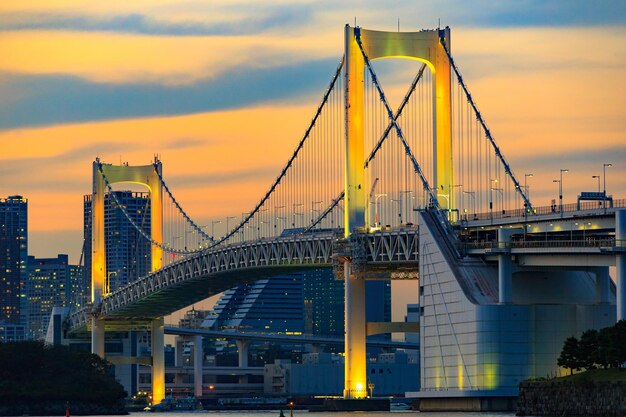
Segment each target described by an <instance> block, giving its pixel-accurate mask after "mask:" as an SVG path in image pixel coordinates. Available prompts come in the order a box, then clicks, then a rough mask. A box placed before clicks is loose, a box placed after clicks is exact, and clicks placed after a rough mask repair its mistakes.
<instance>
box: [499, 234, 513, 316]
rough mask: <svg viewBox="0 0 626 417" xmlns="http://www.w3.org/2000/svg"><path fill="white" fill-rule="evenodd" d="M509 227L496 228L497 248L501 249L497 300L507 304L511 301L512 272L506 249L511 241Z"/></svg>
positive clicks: (509, 256)
mask: <svg viewBox="0 0 626 417" xmlns="http://www.w3.org/2000/svg"><path fill="white" fill-rule="evenodd" d="M511 234H512V232H511V229H499V230H498V248H499V249H500V250H501V251H502V252H501V253H500V254H499V255H498V301H499V303H500V304H508V303H511V302H512V301H513V272H512V267H511V254H510V253H509V251H508V250H506V248H507V246H508V244H509V243H510V242H511Z"/></svg>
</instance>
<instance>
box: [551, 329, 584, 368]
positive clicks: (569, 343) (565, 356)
mask: <svg viewBox="0 0 626 417" xmlns="http://www.w3.org/2000/svg"><path fill="white" fill-rule="evenodd" d="M557 363H558V365H559V366H562V367H563V368H566V369H569V370H570V375H571V374H573V373H574V371H575V370H576V371H579V370H580V368H581V364H580V360H579V359H578V339H576V338H575V337H574V336H572V337H568V338H567V339H565V342H564V343H563V350H561V356H559V359H558V361H557Z"/></svg>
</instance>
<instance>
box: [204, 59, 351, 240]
mask: <svg viewBox="0 0 626 417" xmlns="http://www.w3.org/2000/svg"><path fill="white" fill-rule="evenodd" d="M344 60H345V57H341V60H340V62H339V65H338V66H337V70H336V71H335V74H334V76H333V78H332V80H331V82H330V85H329V86H328V89H327V90H326V92H325V94H324V97H323V98H322V101H321V103H320V105H319V106H318V108H317V111H316V112H315V116H313V119H312V120H311V123H310V124H309V127H308V128H307V130H306V132H305V133H304V135H303V137H302V139H300V142H299V143H298V146H297V147H296V149H295V150H294V152H293V154H292V155H291V157H290V158H289V160H288V161H287V163H286V164H285V166H284V167H283V169H282V171H281V172H280V174H278V177H276V179H275V180H274V182H273V183H272V185H271V186H270V188H269V189H268V190H267V192H266V193H265V195H264V196H263V198H262V199H261V201H259V203H258V204H257V205H256V206H255V208H254V209H253V210H252V211H251V212H249V213H247V215H246V217H245V218H244V219H243V220H242V221H241V223H239V225H238V226H236V227H235V228H234V229H232V230H231V231H229V232H227V233H226V234H225V235H224V236H223V237H221V238H220V239H219V240H217V241H213V243H212V244H211V245H210V246H209V249H211V248H214V247H216V246H218V245H220V244H222V243H224V242H225V241H227V240H228V239H230V238H231V237H232V236H234V235H235V234H236V233H238V232H239V231H240V230H241V229H242V228H243V227H244V226H245V225H246V224H247V223H248V222H249V221H250V219H251V218H252V217H253V216H254V215H255V214H257V213H258V212H259V210H260V209H261V207H263V205H264V204H265V202H266V201H267V200H268V199H269V197H270V196H271V194H272V193H273V192H274V190H275V189H276V187H277V186H278V184H280V182H281V180H282V179H283V178H284V177H285V175H286V174H287V172H288V171H289V168H291V165H292V164H293V161H294V160H295V159H296V157H297V156H298V153H299V152H300V150H301V149H302V147H303V146H304V143H305V142H306V140H307V139H308V138H309V134H310V133H311V130H312V129H313V127H314V126H315V123H316V122H317V119H318V118H319V117H320V115H321V113H322V110H323V108H324V106H325V105H326V103H327V102H328V98H329V96H330V94H331V92H332V91H333V89H334V87H335V84H336V82H337V79H338V78H339V75H340V74H341V70H342V69H343V64H344Z"/></svg>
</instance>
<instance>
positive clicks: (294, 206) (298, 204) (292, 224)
mask: <svg viewBox="0 0 626 417" xmlns="http://www.w3.org/2000/svg"><path fill="white" fill-rule="evenodd" d="M303 205H304V204H302V203H293V204H292V206H293V223H291V226H292V227H294V228H295V227H296V214H297V215H299V216H302V215H303V214H302V213H296V207H302V206H303Z"/></svg>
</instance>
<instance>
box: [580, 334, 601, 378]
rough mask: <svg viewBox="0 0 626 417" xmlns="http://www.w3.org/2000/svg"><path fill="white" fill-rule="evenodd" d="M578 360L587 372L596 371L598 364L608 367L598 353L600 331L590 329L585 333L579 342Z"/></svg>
mask: <svg viewBox="0 0 626 417" xmlns="http://www.w3.org/2000/svg"><path fill="white" fill-rule="evenodd" d="M577 357H578V360H579V361H580V366H581V367H582V368H585V369H587V370H589V369H595V368H596V364H599V365H602V366H604V367H606V364H605V362H604V360H603V358H600V357H599V352H598V331H597V330H595V329H590V330H587V331H585V332H583V334H582V336H580V341H579V342H578V355H577Z"/></svg>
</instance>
